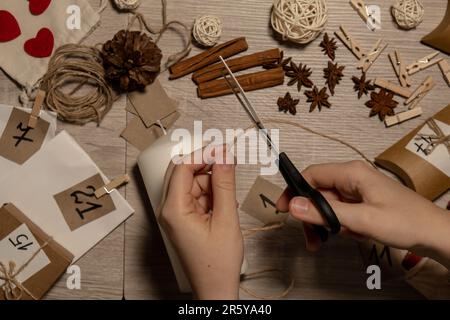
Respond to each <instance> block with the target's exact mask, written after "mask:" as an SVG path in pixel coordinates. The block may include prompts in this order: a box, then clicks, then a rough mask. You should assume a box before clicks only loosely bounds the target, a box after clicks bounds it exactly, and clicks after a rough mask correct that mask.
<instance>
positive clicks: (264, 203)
mask: <svg viewBox="0 0 450 320" xmlns="http://www.w3.org/2000/svg"><path fill="white" fill-rule="evenodd" d="M259 197H260V198H261V200H262V203H263V205H264V208H267V204H269V205H270V206H271V207H273V208H276V205H275V203H274V202H273V201H272V200H270V199H269V198H267V197H266V196H265V195H264V194H262V193H261V194H260V195H259ZM279 213H280V211H278V210H276V211H275V214H279Z"/></svg>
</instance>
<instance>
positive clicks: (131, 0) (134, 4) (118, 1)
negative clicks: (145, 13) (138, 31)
mask: <svg viewBox="0 0 450 320" xmlns="http://www.w3.org/2000/svg"><path fill="white" fill-rule="evenodd" d="M114 3H115V5H116V7H117V8H118V9H119V10H124V11H131V10H136V9H137V8H138V7H139V6H140V5H141V0H114Z"/></svg>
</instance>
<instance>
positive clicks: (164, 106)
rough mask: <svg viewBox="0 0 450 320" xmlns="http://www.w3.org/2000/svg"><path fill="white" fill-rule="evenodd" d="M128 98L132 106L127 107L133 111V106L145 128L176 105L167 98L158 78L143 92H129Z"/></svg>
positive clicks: (172, 110)
mask: <svg viewBox="0 0 450 320" xmlns="http://www.w3.org/2000/svg"><path fill="white" fill-rule="evenodd" d="M128 98H129V101H130V103H131V104H132V107H131V106H130V107H129V108H127V109H128V110H131V111H130V112H131V113H133V108H134V110H135V111H136V112H137V113H138V114H139V116H140V118H141V119H142V121H143V122H144V125H145V126H146V127H147V128H149V127H151V126H152V125H154V124H155V123H156V121H158V120H161V119H164V118H166V117H167V116H168V115H170V114H172V113H173V112H175V111H176V110H177V105H178V103H177V102H176V101H174V100H172V99H171V98H169V96H168V95H167V93H166V91H165V90H164V88H163V87H162V85H161V83H160V82H159V81H158V80H156V81H155V82H154V83H153V84H152V85H150V86H148V87H147V88H146V89H145V91H144V92H140V91H135V92H132V93H130V94H129V95H128Z"/></svg>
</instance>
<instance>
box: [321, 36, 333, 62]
mask: <svg viewBox="0 0 450 320" xmlns="http://www.w3.org/2000/svg"><path fill="white" fill-rule="evenodd" d="M319 46H320V47H321V48H322V52H323V53H324V54H325V55H327V56H328V57H329V58H330V59H331V60H333V61H334V59H335V57H336V54H335V53H336V49H337V45H336V39H334V38H331V39H330V37H329V36H328V33H326V32H325V34H324V35H323V40H322V42H321V43H320V45H319Z"/></svg>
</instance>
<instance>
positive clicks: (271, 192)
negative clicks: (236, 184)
mask: <svg viewBox="0 0 450 320" xmlns="http://www.w3.org/2000/svg"><path fill="white" fill-rule="evenodd" d="M282 193H283V189H282V188H280V187H279V186H277V185H275V184H273V183H271V182H269V181H267V180H265V179H264V178H263V177H261V176H259V177H258V178H256V181H255V183H254V184H253V186H252V188H251V189H250V192H249V193H248V195H247V198H245V200H244V203H243V205H242V210H243V211H245V212H246V213H248V214H249V215H251V216H252V217H254V218H256V219H258V220H260V221H261V222H262V223H264V224H265V225H266V224H272V223H276V222H281V221H284V220H286V218H287V216H288V213H283V212H279V211H278V210H277V209H276V208H275V204H276V202H277V200H278V198H279V197H280V196H281V194H282Z"/></svg>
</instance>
